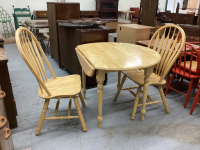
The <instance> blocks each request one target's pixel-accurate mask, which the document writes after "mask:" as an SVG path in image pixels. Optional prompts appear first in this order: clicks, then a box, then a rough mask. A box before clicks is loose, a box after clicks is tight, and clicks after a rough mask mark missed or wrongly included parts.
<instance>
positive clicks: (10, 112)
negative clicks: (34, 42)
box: [0, 45, 17, 129]
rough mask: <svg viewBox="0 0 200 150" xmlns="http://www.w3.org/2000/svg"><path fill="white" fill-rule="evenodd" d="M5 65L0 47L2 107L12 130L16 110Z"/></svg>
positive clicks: (3, 53) (2, 48) (3, 54)
mask: <svg viewBox="0 0 200 150" xmlns="http://www.w3.org/2000/svg"><path fill="white" fill-rule="evenodd" d="M7 63H8V57H7V55H6V52H5V49H4V47H3V46H1V45H0V85H1V90H2V91H4V92H5V93H6V97H5V98H4V106H5V110H6V114H7V119H8V121H9V125H10V128H11V129H12V128H16V127H17V119H16V116H17V109H16V104H15V99H14V96H13V90H12V85H11V81H10V76H9V72H8V66H7Z"/></svg>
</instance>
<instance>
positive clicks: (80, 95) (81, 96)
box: [79, 92, 86, 107]
mask: <svg viewBox="0 0 200 150" xmlns="http://www.w3.org/2000/svg"><path fill="white" fill-rule="evenodd" d="M79 97H80V100H81V104H82V106H83V107H86V104H85V101H84V99H83V95H82V93H81V92H80V93H79Z"/></svg>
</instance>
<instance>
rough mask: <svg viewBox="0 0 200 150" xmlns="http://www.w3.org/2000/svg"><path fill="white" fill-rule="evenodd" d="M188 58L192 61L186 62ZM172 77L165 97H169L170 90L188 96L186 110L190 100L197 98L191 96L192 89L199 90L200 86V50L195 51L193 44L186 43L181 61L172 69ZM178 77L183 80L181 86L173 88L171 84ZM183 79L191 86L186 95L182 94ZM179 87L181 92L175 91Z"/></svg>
mask: <svg viewBox="0 0 200 150" xmlns="http://www.w3.org/2000/svg"><path fill="white" fill-rule="evenodd" d="M188 48H189V49H191V51H189V52H187V51H186V49H188ZM186 56H187V57H188V56H189V60H190V61H186ZM182 57H184V58H183V60H182ZM194 59H195V61H194ZM172 72H173V74H172V77H171V79H170V81H169V84H168V86H167V88H166V91H165V96H166V95H167V93H168V91H169V89H171V90H174V91H176V92H178V93H180V94H182V95H185V96H186V99H185V104H184V108H186V107H187V103H188V100H189V99H190V98H192V97H195V95H193V96H190V92H191V90H192V87H194V88H197V87H198V84H199V79H200V50H197V49H195V48H194V47H193V46H192V45H191V44H189V43H186V44H185V50H184V51H183V52H182V53H181V55H180V56H179V61H178V62H177V63H175V64H174V68H173V69H172ZM175 75H178V76H179V77H180V78H181V82H180V83H179V84H175V85H173V86H171V83H172V81H173V79H174V76H175ZM183 79H186V80H187V81H189V82H190V83H188V82H185V83H188V84H189V88H188V92H187V94H184V93H182V92H181V87H182V84H183V82H184V81H183ZM177 85H179V90H177V89H174V87H175V86H177Z"/></svg>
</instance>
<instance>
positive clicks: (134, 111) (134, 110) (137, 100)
mask: <svg viewBox="0 0 200 150" xmlns="http://www.w3.org/2000/svg"><path fill="white" fill-rule="evenodd" d="M140 93H141V86H140V85H139V87H138V90H137V94H136V98H135V102H134V105H133V111H132V114H131V120H134V119H135V114H136V110H137V107H138V102H139V98H140Z"/></svg>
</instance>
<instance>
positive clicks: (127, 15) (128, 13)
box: [118, 11, 135, 20]
mask: <svg viewBox="0 0 200 150" xmlns="http://www.w3.org/2000/svg"><path fill="white" fill-rule="evenodd" d="M132 13H135V11H118V18H120V19H124V20H131V19H132V18H131V17H132V15H131V14H132Z"/></svg>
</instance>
